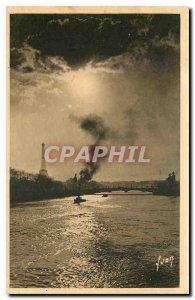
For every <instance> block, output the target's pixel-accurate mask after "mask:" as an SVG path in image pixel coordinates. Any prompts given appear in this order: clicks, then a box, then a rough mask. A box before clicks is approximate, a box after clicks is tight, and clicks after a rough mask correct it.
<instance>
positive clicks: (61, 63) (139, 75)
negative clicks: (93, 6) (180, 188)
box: [10, 14, 180, 180]
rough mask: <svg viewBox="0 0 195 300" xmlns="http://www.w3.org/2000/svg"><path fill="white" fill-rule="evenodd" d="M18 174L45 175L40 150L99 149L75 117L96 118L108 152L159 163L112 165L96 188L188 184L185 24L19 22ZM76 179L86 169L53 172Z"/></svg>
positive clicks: (14, 123) (14, 138) (14, 61)
mask: <svg viewBox="0 0 195 300" xmlns="http://www.w3.org/2000/svg"><path fill="white" fill-rule="evenodd" d="M10 26H11V28H10V50H11V51H10V65H11V166H12V167H15V168H17V169H23V170H26V171H29V172H35V173H36V172H38V170H39V168H40V150H41V149H40V145H41V142H42V141H44V142H45V143H46V145H51V144H68V145H69V144H70V145H74V146H76V147H78V146H79V145H87V144H92V143H93V141H92V139H91V137H90V136H88V135H87V134H86V132H84V131H82V130H81V129H80V128H79V126H78V124H77V122H74V121H73V119H74V118H72V116H77V117H81V118H83V117H85V116H86V115H88V114H96V115H98V116H100V117H101V118H103V120H104V122H105V124H106V126H107V127H108V128H110V129H112V132H113V135H111V136H110V137H109V138H108V139H107V140H106V141H105V142H104V143H106V144H108V145H126V144H133V145H146V147H147V149H148V156H149V157H150V159H151V163H150V164H147V165H142V164H135V165H132V164H120V165H119V164H116V163H114V164H106V163H105V164H103V165H102V167H101V169H100V170H99V172H98V173H97V174H96V175H95V179H97V180H144V179H158V178H159V173H160V170H161V176H162V177H164V176H166V175H167V173H168V172H170V171H172V170H175V171H176V174H177V176H179V103H180V99H179V89H180V86H179V45H180V44H179V43H180V42H179V39H180V37H179V27H180V20H179V15H166V14H164V15H159V14H156V15H148V14H142V15H135V14H131V15H121V14H120V15H117V14H115V15H65V14H63V15H62V14H61V15H59V14H55V15H54V14H30V15H29V14H26V15H25V14H14V15H11V20H10ZM47 168H48V172H49V174H50V175H51V176H52V177H55V178H59V179H67V178H68V177H71V176H73V174H74V173H75V172H78V171H79V170H80V169H81V168H82V165H81V164H74V163H71V162H69V163H67V164H55V165H48V166H47Z"/></svg>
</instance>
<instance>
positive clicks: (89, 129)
mask: <svg viewBox="0 0 195 300" xmlns="http://www.w3.org/2000/svg"><path fill="white" fill-rule="evenodd" d="M71 117H72V118H73V119H74V120H75V121H77V122H78V123H79V125H80V128H81V129H82V130H84V131H85V132H86V133H88V134H90V135H91V137H92V138H93V140H94V144H93V145H91V147H90V150H89V151H90V156H91V157H92V156H93V153H94V149H95V147H96V146H98V145H99V143H101V141H103V140H105V139H106V138H107V137H108V136H109V133H110V130H109V128H107V127H106V126H105V124H104V120H103V119H102V118H101V117H99V116H97V115H95V114H90V115H88V116H86V117H84V118H79V117H75V116H71ZM99 167H100V163H99V162H98V161H97V162H92V161H91V162H89V163H85V168H83V169H82V170H81V171H80V173H79V176H80V177H79V179H78V185H79V191H80V189H81V186H82V185H83V184H84V183H86V182H88V181H90V180H91V179H92V177H93V175H94V174H95V173H96V172H97V171H98V169H99Z"/></svg>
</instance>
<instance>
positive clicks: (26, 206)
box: [7, 7, 189, 294]
mask: <svg viewBox="0 0 195 300" xmlns="http://www.w3.org/2000/svg"><path fill="white" fill-rule="evenodd" d="M188 13H189V10H188V8H184V7H174V8H173V7H172V8H171V7H164V8H162V7H158V8H157V7H139V8H135V7H93V8H92V7H8V8H7V56H8V57H7V61H8V62H7V80H8V82H9V83H8V88H7V123H8V124H7V142H8V164H7V173H8V174H7V182H8V186H7V190H8V192H7V194H8V199H7V207H8V208H7V220H8V221H7V223H8V224H7V253H8V258H7V260H8V263H7V291H8V293H9V294H55V293H56V294H188V293H189V290H188V221H189V220H188V201H189V198H188V197H189V191H188V189H189V187H188V159H189V157H188V123H189V117H188V105H189V99H188V84H189V83H188V72H189V66H188V51H189V47H188V42H189V36H188V27H189V24H188V22H189V21H188Z"/></svg>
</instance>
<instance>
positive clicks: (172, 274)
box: [10, 195, 179, 287]
mask: <svg viewBox="0 0 195 300" xmlns="http://www.w3.org/2000/svg"><path fill="white" fill-rule="evenodd" d="M85 198H86V199H87V201H86V202H85V203H82V204H81V205H74V204H73V197H72V198H71V197H70V198H69V199H68V200H62V199H56V200H48V201H40V202H31V203H28V204H21V205H18V206H16V207H13V208H11V217H10V220H11V234H10V240H11V241H10V243H11V244H10V249H11V254H10V269H11V274H10V277H11V287H176V286H178V284H179V270H178V269H179V267H178V265H179V198H170V197H163V196H153V195H145V196H138V195H131V196H129V195H125V196H124V195H109V197H107V198H102V197H101V196H100V195H92V196H90V195H88V196H85ZM159 255H162V256H165V257H169V256H171V255H173V256H174V263H173V268H170V266H168V265H164V266H162V267H160V269H159V272H156V266H155V263H156V262H157V259H158V256H159Z"/></svg>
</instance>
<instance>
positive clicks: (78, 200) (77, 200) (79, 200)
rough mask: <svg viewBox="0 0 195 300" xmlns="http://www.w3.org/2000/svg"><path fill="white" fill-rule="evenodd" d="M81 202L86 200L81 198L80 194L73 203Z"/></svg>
mask: <svg viewBox="0 0 195 300" xmlns="http://www.w3.org/2000/svg"><path fill="white" fill-rule="evenodd" d="M81 202H86V199H83V198H82V197H81V196H77V197H76V198H75V199H74V204H80V203H81Z"/></svg>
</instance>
